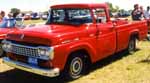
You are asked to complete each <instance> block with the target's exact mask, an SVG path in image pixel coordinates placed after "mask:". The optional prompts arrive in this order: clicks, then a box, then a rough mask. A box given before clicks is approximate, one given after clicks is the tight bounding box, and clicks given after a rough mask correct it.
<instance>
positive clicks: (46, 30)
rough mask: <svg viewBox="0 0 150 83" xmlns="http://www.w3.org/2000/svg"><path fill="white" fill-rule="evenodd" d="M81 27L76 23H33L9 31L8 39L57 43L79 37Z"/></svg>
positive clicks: (46, 43)
mask: <svg viewBox="0 0 150 83" xmlns="http://www.w3.org/2000/svg"><path fill="white" fill-rule="evenodd" d="M81 29H82V28H80V26H78V27H77V26H76V25H56V24H55V25H54V24H53V25H33V26H28V27H26V28H24V29H20V30H18V31H15V32H12V33H9V34H8V35H7V39H10V40H15V41H24V42H29V43H37V44H42V45H55V44H58V43H60V42H61V41H64V40H66V39H72V38H76V37H78V32H79V31H81ZM83 34H84V33H83ZM22 37H23V38H22Z"/></svg>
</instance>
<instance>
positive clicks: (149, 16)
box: [144, 6, 150, 20]
mask: <svg viewBox="0 0 150 83" xmlns="http://www.w3.org/2000/svg"><path fill="white" fill-rule="evenodd" d="M144 18H145V19H146V20H149V19H150V7H149V6H148V7H147V9H146V11H145V12H144Z"/></svg>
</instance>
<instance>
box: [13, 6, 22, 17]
mask: <svg viewBox="0 0 150 83" xmlns="http://www.w3.org/2000/svg"><path fill="white" fill-rule="evenodd" d="M11 13H12V14H13V17H16V16H17V15H18V14H19V13H20V9H18V8H12V9H11Z"/></svg>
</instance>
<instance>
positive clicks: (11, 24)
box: [7, 13, 16, 27]
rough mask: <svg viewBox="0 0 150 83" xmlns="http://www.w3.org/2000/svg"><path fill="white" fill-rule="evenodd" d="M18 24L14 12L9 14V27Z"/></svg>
mask: <svg viewBox="0 0 150 83" xmlns="http://www.w3.org/2000/svg"><path fill="white" fill-rule="evenodd" d="M15 24H16V20H15V17H14V15H13V14H12V13H9V14H8V19H7V27H14V26H15Z"/></svg>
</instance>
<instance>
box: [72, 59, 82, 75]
mask: <svg viewBox="0 0 150 83" xmlns="http://www.w3.org/2000/svg"><path fill="white" fill-rule="evenodd" d="M82 67H83V62H82V59H81V58H79V57H76V58H74V59H73V60H72V62H71V65H70V74H71V76H72V77H73V78H77V77H78V76H79V75H80V74H81V72H82Z"/></svg>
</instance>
